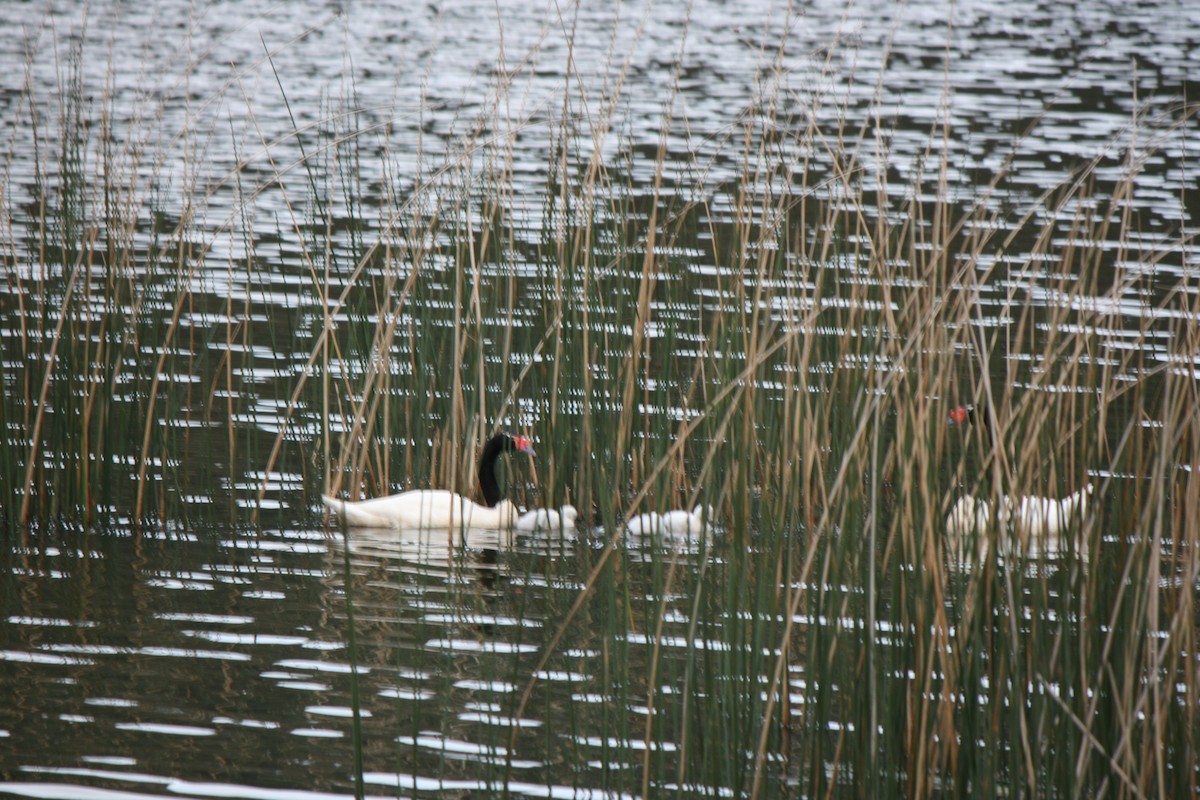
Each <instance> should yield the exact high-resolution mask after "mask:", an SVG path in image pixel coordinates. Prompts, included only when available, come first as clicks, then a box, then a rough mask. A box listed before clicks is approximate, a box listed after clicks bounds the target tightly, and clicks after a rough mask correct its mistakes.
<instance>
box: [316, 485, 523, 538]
mask: <svg viewBox="0 0 1200 800" xmlns="http://www.w3.org/2000/svg"><path fill="white" fill-rule="evenodd" d="M321 500H322V501H323V502H324V503H325V505H327V506H329V508H331V509H332V510H333V511H335V512H337V513H338V514H340V515H341V517H342V518H343V519H344V520H345V521H346V524H347V525H350V526H353V527H360V528H394V529H399V528H422V529H432V528H445V529H448V530H453V529H455V528H493V529H506V528H511V527H513V525H514V524H515V523H516V521H517V516H518V515H517V507H516V506H514V505H513V504H512V502H511V501H509V500H501V501H500V502H498V503H497V504H496V505H494V506H491V507H489V506H481V505H479V504H478V503H473V502H471V501H470V500H468V499H467V498H465V497H463V496H462V495H460V494H456V493H455V492H448V491H445V490H444V489H416V490H413V491H411V492H402V493H401V494H393V495H389V496H387V497H376V498H374V499H371V500H360V501H358V502H348V501H346V500H339V499H337V498H336V497H329V496H328V495H322V496H321Z"/></svg>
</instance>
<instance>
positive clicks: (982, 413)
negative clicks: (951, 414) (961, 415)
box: [967, 404, 996, 455]
mask: <svg viewBox="0 0 1200 800" xmlns="http://www.w3.org/2000/svg"><path fill="white" fill-rule="evenodd" d="M967 420H968V421H969V422H970V423H971V424H972V425H975V426H978V427H979V429H980V433H982V434H983V445H984V447H985V448H986V449H987V451H988V452H989V453H990V452H991V451H992V450H995V449H996V440H995V439H993V438H992V421H991V420H990V419H988V409H987V407H986V406H984V405H983V404H980V405H979V406H978V407H975V406H972V407H971V408H968V409H967ZM984 455H987V453H985V454H984Z"/></svg>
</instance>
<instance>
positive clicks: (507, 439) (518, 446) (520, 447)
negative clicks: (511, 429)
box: [497, 433, 537, 456]
mask: <svg viewBox="0 0 1200 800" xmlns="http://www.w3.org/2000/svg"><path fill="white" fill-rule="evenodd" d="M497 435H498V436H501V437H503V439H502V441H503V448H504V452H506V453H525V454H526V455H530V456H535V455H537V453H535V452H533V442H531V441H529V440H528V439H526V438H525V437H524V436H509V435H508V434H507V433H501V434H497Z"/></svg>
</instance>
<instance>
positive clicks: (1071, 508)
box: [1003, 483, 1092, 541]
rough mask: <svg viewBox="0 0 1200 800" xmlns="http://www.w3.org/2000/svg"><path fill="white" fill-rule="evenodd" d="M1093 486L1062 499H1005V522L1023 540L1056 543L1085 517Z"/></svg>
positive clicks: (1089, 485) (1090, 485)
mask: <svg viewBox="0 0 1200 800" xmlns="http://www.w3.org/2000/svg"><path fill="white" fill-rule="evenodd" d="M1091 494H1092V484H1090V483H1089V484H1088V485H1087V486H1085V487H1084V488H1082V489H1080V490H1079V491H1077V492H1075V493H1074V494H1070V495H1067V496H1066V497H1064V498H1063V499H1061V500H1055V499H1054V498H1052V497H1022V498H1020V499H1017V500H1013V499H1012V498H1008V497H1006V498H1004V502H1005V508H1004V514H1003V517H1004V519H1005V520H1006V521H1007V522H1008V524H1010V525H1011V526H1012V528H1013V530H1014V531H1015V532H1016V533H1017V535H1018V536H1020V537H1021V538H1022V539H1038V540H1047V541H1055V540H1057V539H1058V538H1059V537H1061V536H1062V535H1063V534H1064V533H1066V532H1067V529H1068V528H1069V527H1070V526H1071V523H1072V522H1073V521H1075V520H1082V519H1083V518H1084V517H1085V516H1087V506H1088V497H1089V496H1090V495H1091Z"/></svg>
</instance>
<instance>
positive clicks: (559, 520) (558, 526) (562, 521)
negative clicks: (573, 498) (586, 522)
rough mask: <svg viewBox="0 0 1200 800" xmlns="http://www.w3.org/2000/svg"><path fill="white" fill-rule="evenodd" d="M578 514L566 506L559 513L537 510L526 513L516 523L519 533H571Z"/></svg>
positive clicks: (549, 509)
mask: <svg viewBox="0 0 1200 800" xmlns="http://www.w3.org/2000/svg"><path fill="white" fill-rule="evenodd" d="M578 517H579V512H578V511H576V510H575V506H573V505H570V504H567V505H565V506H563V507H562V510H561V511H555V510H554V509H552V508H538V509H535V510H533V511H526V512H525V513H524V514H522V515H521V516H520V517H519V518H518V519H517V521H516V523H515V527H516V529H517V530H519V531H564V532H566V531H573V530H575V520H576V519H577V518H578Z"/></svg>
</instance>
